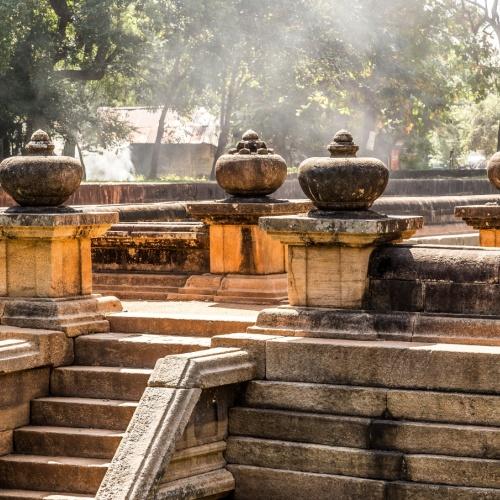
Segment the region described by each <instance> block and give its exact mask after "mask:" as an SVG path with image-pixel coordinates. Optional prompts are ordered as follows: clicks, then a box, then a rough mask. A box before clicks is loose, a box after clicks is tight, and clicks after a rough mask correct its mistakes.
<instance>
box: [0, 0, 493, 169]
mask: <svg viewBox="0 0 500 500" xmlns="http://www.w3.org/2000/svg"><path fill="white" fill-rule="evenodd" d="M495 19H497V18H496V17H495V16H493V15H491V18H490V17H487V16H486V17H485V14H484V12H482V11H481V9H480V8H479V7H478V6H477V5H474V2H469V1H467V0H464V1H462V0H460V1H459V0H417V1H414V2H409V1H408V0H336V1H335V2H332V1H331V0H273V1H272V2H269V1H268V0H207V1H203V2H200V1H199V0H37V1H35V0H24V1H22V2H19V1H18V0H0V23H1V25H2V29H1V30H0V109H1V112H0V138H2V142H3V147H4V152H3V154H4V155H7V154H15V153H17V152H18V151H19V149H20V148H21V147H22V146H23V144H24V143H25V141H26V138H27V136H29V135H30V133H31V131H32V130H33V129H35V128H37V127H40V126H42V127H45V128H47V129H49V131H56V132H58V133H59V134H61V135H62V136H63V137H65V138H67V139H68V140H71V141H75V140H78V141H79V142H81V143H84V144H88V145H100V146H106V145H108V144H114V143H116V142H118V141H119V140H120V139H121V138H123V137H124V136H126V135H127V133H128V132H129V131H130V130H128V131H127V127H126V126H124V125H123V124H120V123H118V122H117V121H113V120H109V119H108V121H106V120H103V119H102V116H99V115H98V113H97V108H98V107H99V106H101V105H105V106H123V105H128V106H133V105H150V106H161V107H162V108H164V109H166V108H168V107H170V108H175V109H176V110H178V111H179V112H181V113H186V112H189V111H190V110H191V109H192V108H194V107H196V106H200V105H204V106H208V107H209V108H211V109H212V110H213V112H214V113H216V114H217V115H218V116H219V120H220V127H221V138H220V141H219V147H218V154H220V153H222V152H223V150H224V149H225V148H226V147H227V146H228V143H229V142H233V141H236V140H237V139H238V138H239V136H240V135H241V133H242V132H243V131H244V130H245V129H247V128H249V127H251V128H255V129H256V130H257V131H258V132H260V133H261V134H262V137H263V138H264V139H265V140H267V141H268V142H269V143H270V144H271V145H272V146H273V147H274V148H275V149H276V151H277V152H279V153H281V154H283V155H284V156H285V158H286V159H287V161H288V162H289V164H294V165H297V164H298V163H299V162H300V161H301V160H302V159H303V158H304V157H306V156H309V155H312V154H315V155H317V154H322V155H323V154H326V151H325V145H326V144H327V143H328V142H329V141H330V139H331V136H332V135H333V133H334V132H335V131H336V129H338V128H341V127H348V128H350V129H351V130H352V132H353V133H354V135H355V137H356V140H357V142H358V143H359V145H360V146H361V153H369V154H374V155H377V156H379V157H380V158H382V159H383V160H387V157H388V155H389V153H390V150H391V149H392V148H393V147H394V145H395V144H401V143H402V144H403V146H404V147H403V155H402V164H403V167H406V168H421V167H422V166H425V165H426V164H427V162H428V159H429V157H431V156H432V155H433V156H434V157H435V158H437V159H439V161H443V162H444V161H446V159H447V155H449V149H450V148H451V147H454V148H455V151H456V152H460V154H462V155H463V154H466V152H467V151H468V150H469V149H470V148H472V147H473V145H474V147H476V145H477V144H480V146H481V148H480V149H484V150H485V151H487V152H488V153H489V152H491V151H493V149H495V148H496V138H495V120H497V121H498V113H496V112H495V111H494V109H498V100H495V99H498V98H497V96H498V93H499V90H500V78H499V69H498V68H499V56H498V43H499V41H498V40H496V41H495V36H497V34H498V33H500V27H499V31H496V29H495ZM485 26H486V27H487V28H488V29H486V28H485ZM489 95H491V96H492V97H487V96H489ZM478 103H480V104H478ZM495 106H496V108H495ZM473 110H476V111H473ZM492 110H493V111H492ZM160 128H161V127H160ZM370 132H375V133H376V134H377V135H376V136H377V140H376V143H375V150H374V151H371V150H367V140H368V137H369V134H370ZM447 149H448V151H447ZM0 155H1V151H0Z"/></svg>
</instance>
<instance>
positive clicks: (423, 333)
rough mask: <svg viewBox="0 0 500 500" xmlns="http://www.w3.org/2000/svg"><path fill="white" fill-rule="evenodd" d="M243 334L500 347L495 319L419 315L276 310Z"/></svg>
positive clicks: (264, 313)
mask: <svg viewBox="0 0 500 500" xmlns="http://www.w3.org/2000/svg"><path fill="white" fill-rule="evenodd" d="M396 292H397V291H396V289H394V294H396ZM471 300H473V296H472V295H471ZM381 302H382V304H379V305H380V309H383V307H382V306H384V305H385V306H387V304H386V302H385V299H381ZM365 305H366V304H365ZM247 331H248V332H249V333H251V334H266V335H276V336H297V337H317V338H332V339H334V338H339V339H351V340H376V339H381V340H404V341H408V342H412V341H413V342H437V343H449V344H471V345H473V344H475V345H492V346H495V345H500V320H499V319H498V318H496V317H491V316H489V317H481V316H472V315H470V316H465V315H451V314H444V313H443V314H433V313H426V312H419V311H413V312H409V311H384V310H382V311H373V310H367V309H354V310H348V309H333V308H307V307H294V306H280V307H272V308H269V309H264V310H263V311H261V312H260V313H259V315H258V317H257V321H256V323H255V325H254V326H250V327H249V328H248V329H247Z"/></svg>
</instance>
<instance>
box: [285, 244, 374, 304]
mask: <svg viewBox="0 0 500 500" xmlns="http://www.w3.org/2000/svg"><path fill="white" fill-rule="evenodd" d="M374 248H375V247H363V248H350V247H341V246H337V247H334V246H329V245H317V246H298V245H290V246H289V247H288V299H289V302H290V305H293V306H316V307H340V308H359V307H361V304H362V302H363V297H364V294H365V290H366V288H367V286H368V264H369V259H370V255H371V253H372V251H373V249H374Z"/></svg>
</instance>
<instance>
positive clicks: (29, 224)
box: [0, 131, 121, 336]
mask: <svg viewBox="0 0 500 500" xmlns="http://www.w3.org/2000/svg"><path fill="white" fill-rule="evenodd" d="M30 148H31V150H32V151H31V156H27V157H14V158H9V159H8V160H5V161H4V162H2V164H1V165H0V181H1V182H2V186H3V187H4V189H6V190H7V192H9V194H10V195H11V196H13V197H14V199H15V200H16V201H17V202H18V203H20V204H21V205H22V206H20V207H13V208H9V209H4V210H2V211H0V255H1V258H0V311H1V314H0V317H1V324H5V325H13V326H20V327H30V328H43V329H49V330H62V331H64V332H65V333H66V334H67V335H68V336H76V335H79V334H82V333H93V332H105V331H108V330H109V324H108V321H106V319H105V312H108V311H110V310H120V309H121V304H120V302H119V300H118V299H116V298H115V297H101V296H99V295H93V294H92V264H91V249H90V244H91V238H94V237H97V236H101V235H103V234H104V233H105V232H106V231H107V230H108V229H109V228H110V227H111V225H112V224H114V223H116V222H118V214H117V213H113V212H98V211H95V210H94V211H85V210H75V209H72V208H70V207H63V206H61V203H62V202H63V201H64V200H65V199H66V198H67V197H68V196H69V195H70V194H71V193H72V192H73V191H74V190H75V189H76V188H77V187H78V185H79V182H80V179H81V173H80V169H81V166H80V165H79V163H78V162H76V160H74V159H73V158H66V157H56V156H53V155H52V154H51V153H52V143H50V141H49V139H48V136H47V135H46V134H45V133H44V132H41V131H38V132H36V133H35V134H34V136H33V138H32V142H31V143H30V146H29V148H28V151H30ZM47 150H48V151H47ZM40 151H41V152H40ZM44 174H45V175H44ZM40 178H43V179H45V181H46V182H40ZM19 193H21V194H19Z"/></svg>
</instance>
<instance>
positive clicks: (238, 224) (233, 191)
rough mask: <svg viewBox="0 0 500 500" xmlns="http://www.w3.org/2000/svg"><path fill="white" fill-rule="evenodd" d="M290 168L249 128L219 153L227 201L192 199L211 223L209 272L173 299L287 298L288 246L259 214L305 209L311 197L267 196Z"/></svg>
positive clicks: (195, 213)
mask: <svg viewBox="0 0 500 500" xmlns="http://www.w3.org/2000/svg"><path fill="white" fill-rule="evenodd" d="M286 173H287V167H286V164H285V161H284V160H283V158H281V157H280V156H278V155H276V154H274V152H273V151H272V150H271V149H268V148H267V146H266V144H265V143H264V142H263V141H261V140H260V139H259V137H258V135H257V134H256V133H255V132H253V131H251V130H249V131H248V132H246V133H245V134H244V135H243V139H242V141H240V142H239V143H238V145H237V147H236V148H234V149H232V150H230V152H229V154H226V155H223V156H221V158H220V159H219V161H218V162H217V165H216V174H217V182H218V183H219V185H220V186H221V187H222V188H223V189H224V190H225V191H226V192H227V193H228V194H229V195H230V196H229V197H228V198H226V199H225V200H221V201H215V202H213V201H210V202H198V203H189V204H188V205H187V209H188V212H189V213H190V215H191V216H192V217H194V218H195V219H198V220H201V221H203V222H204V223H205V224H207V225H208V227H209V233H210V234H209V238H210V274H204V275H201V276H200V275H198V276H191V277H190V278H188V280H187V282H186V285H185V286H184V287H183V288H181V289H180V290H179V293H176V294H169V296H168V298H169V299H176V300H179V299H184V300H194V299H202V300H213V301H216V302H243V303H258V304H279V303H281V302H283V301H285V300H286V298H287V292H286V290H287V278H286V248H285V246H284V245H283V244H282V243H280V242H279V241H276V240H274V239H273V238H271V237H270V236H268V235H267V234H266V233H265V231H263V230H262V229H260V228H259V225H258V220H259V217H263V216H268V215H288V214H297V213H302V212H307V211H308V210H309V209H310V207H311V204H310V202H308V201H304V200H296V201H288V200H276V199H273V198H270V197H269V196H268V195H269V194H271V193H272V192H274V191H275V190H276V189H278V188H279V187H280V186H281V184H282V183H283V182H284V180H285V178H286Z"/></svg>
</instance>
